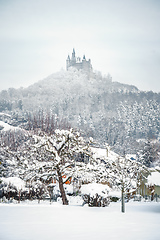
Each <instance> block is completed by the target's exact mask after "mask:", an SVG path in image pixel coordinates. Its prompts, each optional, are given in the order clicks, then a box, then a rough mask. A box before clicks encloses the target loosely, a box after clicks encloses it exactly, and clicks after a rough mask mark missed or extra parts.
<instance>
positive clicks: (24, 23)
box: [0, 0, 160, 92]
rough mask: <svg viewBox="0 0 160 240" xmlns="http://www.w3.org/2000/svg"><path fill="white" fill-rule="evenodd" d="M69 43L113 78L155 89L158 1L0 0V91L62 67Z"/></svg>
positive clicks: (159, 73)
mask: <svg viewBox="0 0 160 240" xmlns="http://www.w3.org/2000/svg"><path fill="white" fill-rule="evenodd" d="M73 47H74V48H75V50H76V55H77V56H80V57H82V56H83V54H85V55H86V58H87V59H88V58H90V59H91V63H92V66H93V68H94V69H95V70H98V71H101V72H102V74H108V73H110V74H111V76H112V78H113V81H119V82H122V83H128V84H132V85H135V86H137V87H138V88H139V89H140V90H152V91H156V92H160V1H159V0H79V1H77V0H0V90H2V89H7V88H9V87H16V88H17V87H20V86H23V87H25V86H29V85H30V84H32V83H34V82H36V81H38V80H40V79H43V78H45V77H47V76H48V75H50V74H52V73H54V72H57V71H59V70H60V69H61V68H64V69H65V67H66V58H67V56H68V54H70V55H71V52H72V49H73Z"/></svg>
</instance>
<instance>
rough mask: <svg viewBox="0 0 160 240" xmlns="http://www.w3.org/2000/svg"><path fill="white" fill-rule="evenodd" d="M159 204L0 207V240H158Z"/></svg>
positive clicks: (159, 223) (55, 204) (159, 235)
mask: <svg viewBox="0 0 160 240" xmlns="http://www.w3.org/2000/svg"><path fill="white" fill-rule="evenodd" d="M159 226H160V203H156V202H152V203H151V202H129V203H127V204H126V213H121V212H120V203H111V204H110V205H109V207H105V208H89V207H87V206H84V207H82V206H74V205H70V206H62V205H61V204H59V203H52V204H51V205H50V204H49V203H43V202H42V203H40V204H38V203H33V202H32V204H31V203H30V204H27V203H20V204H0V239H1V240H50V239H52V240H99V239H110V240H121V239H123V240H159V239H160V231H159Z"/></svg>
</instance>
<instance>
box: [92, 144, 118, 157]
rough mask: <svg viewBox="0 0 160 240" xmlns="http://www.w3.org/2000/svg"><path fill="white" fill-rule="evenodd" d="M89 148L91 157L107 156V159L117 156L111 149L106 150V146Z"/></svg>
mask: <svg viewBox="0 0 160 240" xmlns="http://www.w3.org/2000/svg"><path fill="white" fill-rule="evenodd" d="M91 150H92V152H93V157H95V158H100V159H104V158H107V157H108V158H109V159H112V160H115V159H117V157H118V156H119V155H118V154H116V153H114V152H113V151H111V150H110V149H109V148H108V151H107V148H95V147H92V148H91Z"/></svg>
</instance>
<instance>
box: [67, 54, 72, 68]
mask: <svg viewBox="0 0 160 240" xmlns="http://www.w3.org/2000/svg"><path fill="white" fill-rule="evenodd" d="M70 62H71V59H70V56H69V55H68V58H67V60H66V69H67V71H68V68H69V67H70Z"/></svg>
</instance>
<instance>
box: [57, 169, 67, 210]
mask: <svg viewBox="0 0 160 240" xmlns="http://www.w3.org/2000/svg"><path fill="white" fill-rule="evenodd" d="M57 174H58V180H59V190H60V192H61V196H62V202H63V205H68V200H67V197H66V193H65V191H64V187H63V179H62V174H61V171H60V169H59V166H57Z"/></svg>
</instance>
